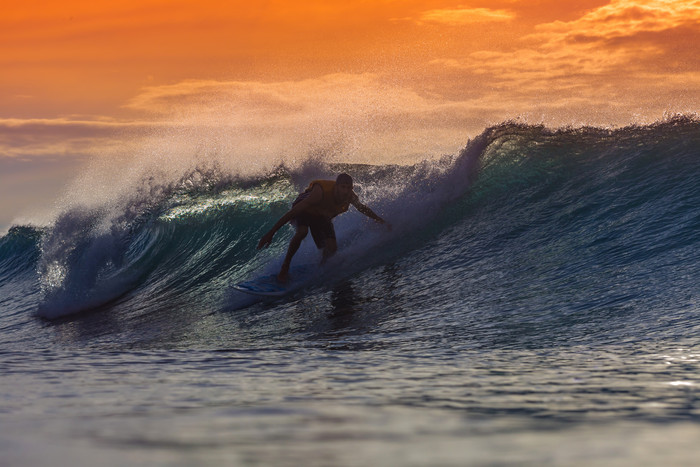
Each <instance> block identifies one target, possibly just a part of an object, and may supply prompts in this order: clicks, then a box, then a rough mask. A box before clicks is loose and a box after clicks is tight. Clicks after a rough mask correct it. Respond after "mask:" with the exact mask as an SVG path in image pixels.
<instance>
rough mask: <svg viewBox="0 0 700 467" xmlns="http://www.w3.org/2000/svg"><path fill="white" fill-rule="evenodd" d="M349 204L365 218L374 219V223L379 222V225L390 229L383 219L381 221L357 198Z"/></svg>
mask: <svg viewBox="0 0 700 467" xmlns="http://www.w3.org/2000/svg"><path fill="white" fill-rule="evenodd" d="M351 203H352V205H353V206H355V209H357V210H358V211H360V212H361V213H362V214H364V215H365V216H367V217H369V218H370V219H374V220H375V221H377V222H379V223H380V224H385V225H386V226H387V227H389V228H391V226H390V225H389V224H388V223H387V222H386V221H385V220H384V219H382V218H381V217H379V216H378V215H377V214H376V213H375V212H374V211H372V209H370V207H369V206H367V205H366V204H362V203H361V202H360V200H359V199H358V198H357V197H355V198H354V199H353V200H352V201H351Z"/></svg>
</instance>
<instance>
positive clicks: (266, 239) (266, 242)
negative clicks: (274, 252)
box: [258, 232, 275, 250]
mask: <svg viewBox="0 0 700 467" xmlns="http://www.w3.org/2000/svg"><path fill="white" fill-rule="evenodd" d="M274 235H275V234H274V233H273V232H268V233H266V234H265V235H263V236H262V238H261V239H260V241H259V242H258V250H259V249H261V248H267V247H268V246H270V243H272V237H273V236H274Z"/></svg>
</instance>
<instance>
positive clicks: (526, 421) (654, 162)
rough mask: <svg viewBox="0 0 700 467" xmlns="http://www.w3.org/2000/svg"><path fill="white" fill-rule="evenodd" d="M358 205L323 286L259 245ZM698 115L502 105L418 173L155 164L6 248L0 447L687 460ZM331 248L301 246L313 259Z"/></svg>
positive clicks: (277, 244)
mask: <svg viewBox="0 0 700 467" xmlns="http://www.w3.org/2000/svg"><path fill="white" fill-rule="evenodd" d="M339 171H347V172H349V173H351V174H352V175H353V176H354V178H355V180H356V185H357V191H358V192H359V194H360V197H361V199H362V200H363V201H364V202H366V203H367V204H368V205H369V206H371V207H372V208H373V209H374V210H375V211H377V212H378V213H380V214H381V215H382V216H383V217H385V218H386V219H387V220H389V221H390V222H391V224H392V229H391V230H390V231H388V230H386V229H383V228H382V227H381V226H379V225H376V224H374V223H372V222H371V221H368V220H367V219H366V218H364V217H363V216H362V215H361V214H359V213H357V212H355V211H354V210H352V209H351V212H349V213H347V214H344V215H342V216H340V217H338V218H337V219H336V222H335V225H336V232H337V234H338V242H339V246H340V248H339V253H338V254H337V255H336V256H335V257H333V258H332V259H331V260H330V261H329V263H328V264H327V265H326V266H324V267H323V268H319V270H318V273H317V275H316V277H315V278H314V279H313V280H312V281H311V283H309V284H307V286H305V287H304V288H302V289H300V290H296V291H294V292H293V293H291V294H290V295H288V296H285V297H283V298H278V299H268V300H261V299H258V298H256V297H253V296H249V295H245V294H241V293H239V292H236V291H235V290H234V289H232V287H231V285H232V284H234V283H236V282H238V281H242V280H245V279H248V278H251V277H254V276H256V275H259V274H262V273H266V272H273V271H274V270H276V269H277V268H278V267H279V264H280V262H281V259H282V257H283V255H284V252H285V249H286V244H287V241H288V240H289V238H290V237H291V233H292V231H291V229H287V228H284V229H282V230H281V231H280V232H279V233H278V235H277V236H276V238H275V241H274V242H273V244H272V246H271V247H270V248H269V249H267V250H264V251H256V249H255V246H256V244H257V241H258V239H259V238H260V236H261V235H262V234H263V233H264V232H266V231H267V230H268V229H269V228H270V227H271V225H272V224H273V223H274V222H275V221H276V219H277V218H278V217H279V216H281V215H282V214H283V213H284V212H285V211H286V210H287V209H288V207H289V204H290V203H291V201H292V200H293V199H294V197H295V196H296V194H297V193H298V191H299V190H301V189H302V188H303V187H304V186H305V185H306V184H307V183H308V181H309V180H310V179H312V178H317V177H332V176H334V174H336V173H337V172H339ZM699 179H700V122H698V120H697V119H696V118H694V117H683V116H679V117H675V118H670V119H667V120H664V121H662V122H658V123H655V124H652V125H648V126H631V127H626V128H620V129H613V130H610V129H598V128H563V129H548V128H545V127H541V126H532V125H525V124H516V123H504V124H501V125H497V126H494V127H491V128H488V129H486V130H484V132H483V133H482V134H480V135H479V136H477V137H476V138H474V139H473V140H471V141H469V143H468V144H467V146H466V147H465V148H464V149H463V150H462V151H460V152H459V153H458V154H455V155H454V156H446V157H445V158H443V159H442V160H437V161H426V162H423V163H419V164H415V165H413V166H367V165H350V164H345V165H343V164H335V165H324V164H321V163H318V162H310V163H309V164H307V165H305V166H301V167H300V168H296V169H286V168H284V167H280V168H279V169H278V170H276V171H275V172H273V173H269V174H266V175H264V176H260V177H250V176H248V177H247V178H246V177H243V176H240V175H236V174H231V173H225V172H224V171H222V170H219V169H216V168H200V169H199V170H194V171H192V172H191V173H188V174H186V176H184V177H182V178H178V179H176V180H168V179H154V178H153V177H150V178H144V180H143V182H142V183H141V184H140V185H139V186H137V188H136V189H134V190H133V191H132V192H127V193H126V194H124V193H122V194H121V195H120V196H118V197H115V198H114V199H111V200H109V201H107V202H105V203H102V204H101V205H99V206H91V207H89V208H86V207H81V206H69V207H66V208H64V209H63V210H62V211H61V212H60V213H59V214H58V215H57V216H56V219H55V221H54V222H52V223H51V224H50V225H47V226H40V227H39V226H30V225H17V226H13V227H12V228H11V229H10V230H9V232H7V233H6V234H5V235H4V236H2V237H1V238H0V375H1V379H0V389H1V391H0V451H1V452H2V462H1V464H2V465H13V466H14V465H19V466H29V465H31V466H35V465H52V466H55V465H125V464H127V465H310V466H326V465H328V466H335V465H350V466H354V465H357V466H360V465H362V466H366V465H401V466H404V465H538V466H539V465H592V464H595V465H660V464H666V465H690V464H692V463H694V462H695V461H696V459H697V457H698V456H699V455H700V448H698V444H697V439H698V437H699V436H700V390H699V389H700V345H699V340H698V339H699V338H698V336H700V304H699V302H698V300H699V296H700V293H699V292H700V287H699V286H698V284H699V283H700V281H699V279H700V253H699V252H698V251H699V248H700V182H699V181H698V180H699ZM318 259H319V254H318V252H317V251H316V250H315V248H314V247H313V244H312V242H311V241H310V240H306V241H305V243H304V245H302V248H301V249H300V251H299V253H298V255H297V257H295V261H297V262H299V263H302V262H314V261H317V260H318Z"/></svg>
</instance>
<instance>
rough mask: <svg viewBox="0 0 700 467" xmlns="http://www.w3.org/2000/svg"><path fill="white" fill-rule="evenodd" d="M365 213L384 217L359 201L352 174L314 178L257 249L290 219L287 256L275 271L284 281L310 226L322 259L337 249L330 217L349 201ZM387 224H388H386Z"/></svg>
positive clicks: (370, 215)
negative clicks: (331, 177)
mask: <svg viewBox="0 0 700 467" xmlns="http://www.w3.org/2000/svg"><path fill="white" fill-rule="evenodd" d="M351 204H352V205H353V206H355V208H357V210H358V211H360V212H361V213H362V214H364V215H365V216H367V217H370V218H372V219H374V220H375V221H377V222H379V223H380V224H386V221H384V219H382V218H381V217H379V216H378V215H377V214H375V213H374V211H372V210H371V209H370V208H369V207H367V206H365V205H364V204H362V203H361V202H360V200H359V198H358V197H357V194H356V193H355V192H354V191H353V189H352V177H351V176H350V175H348V174H346V173H342V174H340V175H338V177H337V178H336V179H335V181H333V180H314V181H313V182H311V183H310V184H309V187H308V188H307V189H306V191H304V192H303V193H301V194H300V195H299V196H298V197H297V199H296V200H294V202H293V203H292V209H290V210H289V211H287V213H286V214H285V215H284V216H282V217H280V219H279V220H278V221H277V223H276V224H275V225H274V227H272V229H270V231H269V232H267V233H266V234H265V235H263V237H262V238H261V239H260V242H258V249H260V248H265V247H267V246H269V245H270V243H271V242H272V237H274V235H275V233H276V232H277V231H278V230H279V229H280V228H281V227H282V226H283V225H284V224H286V223H287V222H289V221H292V224H293V225H294V226H295V227H296V233H295V234H294V237H292V239H291V240H290V242H289V248H288V250H287V256H285V258H284V262H283V263H282V269H280V273H279V274H278V275H277V279H278V280H279V281H280V282H286V281H287V280H288V278H289V265H290V264H291V262H292V257H293V256H294V254H295V253H296V252H297V250H298V249H299V246H300V245H301V241H302V240H303V239H304V238H305V237H306V235H307V234H308V233H309V230H311V236H312V237H313V239H314V242H315V243H316V246H317V247H318V248H319V249H323V259H322V261H321V262H322V263H323V262H325V261H326V260H327V259H328V258H329V257H330V256H331V255H333V253H335V252H336V250H337V249H338V245H337V243H336V240H335V229H334V228H333V222H332V219H333V218H334V217H335V216H337V215H338V214H342V213H344V212H345V211H347V210H348V208H349V207H350V205H351ZM387 226H388V224H387Z"/></svg>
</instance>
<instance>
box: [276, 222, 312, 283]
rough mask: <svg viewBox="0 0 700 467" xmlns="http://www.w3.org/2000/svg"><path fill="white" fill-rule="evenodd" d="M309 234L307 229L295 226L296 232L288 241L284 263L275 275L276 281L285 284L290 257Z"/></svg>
mask: <svg viewBox="0 0 700 467" xmlns="http://www.w3.org/2000/svg"><path fill="white" fill-rule="evenodd" d="M308 233H309V228H308V227H307V226H305V225H299V224H298V225H297V231H296V233H295V234H294V236H293V237H292V239H291V240H290V241H289V247H288V248H287V256H285V257H284V262H283V263H282V269H280V273H279V274H278V275H277V279H278V280H279V281H280V282H286V281H287V280H288V279H289V265H290V264H292V257H294V254H295V253H296V252H297V250H298V249H299V246H301V241H302V240H304V238H305V237H306V235H307V234H308Z"/></svg>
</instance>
